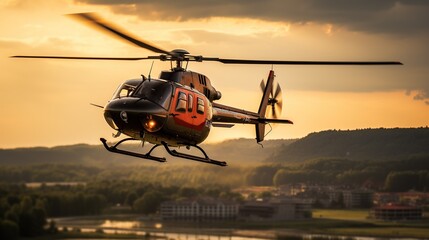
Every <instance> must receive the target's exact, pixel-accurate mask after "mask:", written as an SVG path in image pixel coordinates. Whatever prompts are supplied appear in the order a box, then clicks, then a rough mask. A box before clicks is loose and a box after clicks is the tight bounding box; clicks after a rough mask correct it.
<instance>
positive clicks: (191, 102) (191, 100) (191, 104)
mask: <svg viewBox="0 0 429 240" xmlns="http://www.w3.org/2000/svg"><path fill="white" fill-rule="evenodd" d="M193 109H194V96H192V94H189V95H188V112H192V110H193Z"/></svg>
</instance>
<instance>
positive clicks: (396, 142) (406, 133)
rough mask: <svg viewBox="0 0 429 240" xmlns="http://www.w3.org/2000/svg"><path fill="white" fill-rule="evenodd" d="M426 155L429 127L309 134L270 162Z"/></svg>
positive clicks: (384, 158) (282, 149)
mask: <svg viewBox="0 0 429 240" xmlns="http://www.w3.org/2000/svg"><path fill="white" fill-rule="evenodd" d="M412 155H429V128H427V127H426V128H393V129H384V128H380V129H362V130H347V131H337V130H329V131H323V132H318V133H311V134H309V135H308V136H306V137H304V138H302V139H299V140H297V141H295V142H293V143H292V144H290V145H288V146H285V147H283V148H281V149H279V151H278V152H276V153H274V155H273V157H272V158H271V159H269V161H270V162H296V161H303V160H308V159H316V158H345V159H350V160H379V161H382V160H400V159H406V158H407V157H409V156H412Z"/></svg>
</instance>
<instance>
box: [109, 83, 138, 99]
mask: <svg viewBox="0 0 429 240" xmlns="http://www.w3.org/2000/svg"><path fill="white" fill-rule="evenodd" d="M135 89H136V86H134V85H132V84H127V83H123V84H121V85H120V86H119V87H118V89H116V91H115V93H114V94H113V99H116V98H123V97H129V96H131V94H133V92H134V90H135Z"/></svg>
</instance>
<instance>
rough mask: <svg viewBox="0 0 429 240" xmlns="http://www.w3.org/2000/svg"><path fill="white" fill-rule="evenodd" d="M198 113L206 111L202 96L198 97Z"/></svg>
mask: <svg viewBox="0 0 429 240" xmlns="http://www.w3.org/2000/svg"><path fill="white" fill-rule="evenodd" d="M197 113H199V114H203V113H204V100H203V99H201V98H198V101H197Z"/></svg>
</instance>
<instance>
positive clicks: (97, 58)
mask: <svg viewBox="0 0 429 240" xmlns="http://www.w3.org/2000/svg"><path fill="white" fill-rule="evenodd" d="M11 57H12V58H48V59H81V60H123V61H137V60H146V59H159V56H149V57H136V58H117V57H65V56H24V55H17V56H11Z"/></svg>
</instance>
